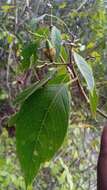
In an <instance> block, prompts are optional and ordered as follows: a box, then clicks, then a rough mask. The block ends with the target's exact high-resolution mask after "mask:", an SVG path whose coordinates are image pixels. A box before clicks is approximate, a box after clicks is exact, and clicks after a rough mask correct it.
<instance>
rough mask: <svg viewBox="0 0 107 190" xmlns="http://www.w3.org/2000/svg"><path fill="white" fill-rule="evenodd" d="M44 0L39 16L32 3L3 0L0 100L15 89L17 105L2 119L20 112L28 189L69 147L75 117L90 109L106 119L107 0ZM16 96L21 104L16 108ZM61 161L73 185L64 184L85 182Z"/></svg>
mask: <svg viewBox="0 0 107 190" xmlns="http://www.w3.org/2000/svg"><path fill="white" fill-rule="evenodd" d="M43 2H44V3H43V4H42V2H39V1H38V2H37V4H36V7H35V8H36V11H35V14H34V12H33V11H30V4H29V3H30V2H29V1H26V4H25V5H24V4H23V2H21V1H18V4H12V5H11V4H9V2H8V3H7V4H3V5H2V6H1V13H0V14H1V18H0V22H1V29H0V42H1V47H0V56H1V57H2V59H1V66H0V67H1V69H2V70H1V73H4V74H3V77H2V80H1V84H2V86H3V87H1V93H0V100H1V101H2V99H4V100H5V99H6V96H3V93H2V92H5V89H6V90H8V92H7V94H8V101H9V104H10V107H12V110H11V111H10V113H8V114H7V113H6V115H3V116H2V117H1V121H2V122H1V123H3V122H4V118H5V117H6V119H8V117H9V116H10V115H12V114H13V116H12V117H11V118H10V121H9V125H10V127H11V125H12V127H13V125H15V126H14V127H15V130H16V149H17V153H18V157H19V160H20V164H21V168H22V171H23V173H24V178H25V182H26V188H28V189H30V188H31V187H30V186H29V185H31V183H32V181H33V179H34V177H35V174H37V171H38V169H39V168H40V165H41V164H43V163H44V162H46V161H49V160H50V159H51V158H52V157H53V156H54V154H55V153H56V151H58V149H59V148H60V147H61V145H62V143H63V140H64V138H65V135H66V131H67V127H68V119H69V120H70V122H71V118H72V112H73V113H75V109H77V108H78V109H79V110H81V112H82V111H84V112H88V113H86V118H87V117H89V118H88V119H89V120H92V116H93V118H94V119H95V118H97V115H96V113H97V112H98V113H100V114H101V115H103V116H104V117H106V116H105V114H104V113H103V112H102V110H99V108H98V97H97V91H98V90H99V94H100V92H102V91H103V89H105V87H104V88H103V87H102V88H101V89H97V84H96V85H95V80H94V76H95V79H96V81H98V82H101V84H102V83H103V82H104V81H103V80H102V78H105V77H106V67H105V66H104V63H105V57H106V56H105V51H104V50H105V49H106V43H105V41H104V37H103V35H106V30H105V28H106V26H105V25H106V24H105V23H106V19H105V10H104V7H103V4H102V1H100V3H99V5H100V6H99V7H98V2H97V1H92V2H89V3H88V1H86V2H83V3H82V4H81V1H79V0H78V1H77V2H73V1H72V3H71V4H70V7H69V6H68V1H66V2H65V1H63V2H62V3H60V6H59V4H58V1H53V4H52V5H51V4H50V3H46V1H43ZM24 6H25V7H24ZM31 6H32V9H33V8H34V7H33V6H35V5H34V4H33V1H32V2H31ZM23 7H24V8H23ZM44 7H45V11H42V10H43V9H44ZM39 8H40V10H39ZM96 8H98V10H97V11H96V12H95V11H94V10H95V9H96ZM71 9H72V11H71ZM11 10H13V12H12V11H11ZM101 10H102V11H101ZM58 15H59V16H58ZM98 18H99V20H98ZM97 21H98V22H97ZM96 22H97V24H96ZM92 69H93V71H95V72H94V73H95V74H94V75H93V71H92ZM3 78H4V79H3ZM84 79H85V81H84ZM2 88H3V90H2ZM96 89H97V90H96ZM71 91H72V92H71ZM4 94H5V93H4ZM68 94H69V95H68ZM105 94H106V90H105ZM16 95H17V96H16ZM73 95H74V96H73ZM69 96H71V99H70V100H71V101H70V102H71V113H70V114H71V116H70V117H69V110H70V104H69ZM15 97H16V98H15ZM76 97H77V99H78V103H77V104H76ZM99 99H100V101H99V102H100V103H102V101H104V102H105V98H104V100H103V99H102V97H101V98H99ZM81 101H82V103H81ZM12 102H14V103H15V104H18V105H14V107H13V104H12ZM100 103H99V105H100ZM79 105H81V106H79ZM87 105H88V106H87ZM89 105H90V108H91V113H92V115H91V114H90V110H89ZM1 110H2V109H1ZM1 113H2V112H1ZM3 114H4V112H3ZM14 114H15V115H14ZM98 119H99V117H98ZM6 121H7V120H6ZM4 123H5V122H4ZM6 124H7V123H6ZM8 130H9V129H8ZM72 135H73V134H72ZM51 141H52V142H51ZM51 143H52V144H51ZM50 147H51V149H49V148H50ZM74 155H75V154H74ZM72 156H73V155H72ZM59 161H60V164H61V165H62V166H63V168H64V173H63V177H62V183H63V180H65V176H66V179H67V181H68V184H69V185H68V186H69V187H66V186H65V187H63V189H64V188H65V189H67V188H70V189H73V188H74V189H76V188H77V187H78V186H76V185H75V184H74V182H75V180H74V178H75V177H74V178H73V177H72V176H71V174H70V173H69V169H68V168H69V166H68V167H67V166H66V164H65V163H64V161H63V160H62V158H60V159H59ZM80 165H81V164H80ZM75 176H76V174H75ZM77 178H78V177H77ZM77 178H76V179H77ZM73 180H74V182H73ZM75 183H76V182H75ZM76 184H77V183H76ZM79 188H80V187H78V189H79ZM82 188H83V189H86V188H87V187H86V186H85V185H84V186H83V187H82Z"/></svg>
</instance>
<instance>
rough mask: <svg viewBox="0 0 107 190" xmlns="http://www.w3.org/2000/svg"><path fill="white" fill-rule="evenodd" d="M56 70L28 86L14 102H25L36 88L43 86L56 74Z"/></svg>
mask: <svg viewBox="0 0 107 190" xmlns="http://www.w3.org/2000/svg"><path fill="white" fill-rule="evenodd" d="M55 71H56V70H53V71H52V72H51V73H48V75H47V76H46V77H45V78H44V79H42V80H41V81H37V82H35V83H34V84H31V85H30V87H28V88H26V89H25V90H23V92H21V93H20V94H19V95H18V96H17V97H16V99H15V100H14V102H13V103H14V104H20V103H22V102H24V101H25V100H26V99H27V98H28V97H29V96H31V95H32V94H33V93H34V92H35V91H36V90H38V89H39V88H41V87H42V86H43V85H45V84H46V83H47V82H48V81H49V80H50V79H51V78H52V77H53V75H54V74H55Z"/></svg>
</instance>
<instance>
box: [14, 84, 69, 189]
mask: <svg viewBox="0 0 107 190" xmlns="http://www.w3.org/2000/svg"><path fill="white" fill-rule="evenodd" d="M68 119H69V96H68V91H67V88H66V86H65V85H51V86H47V87H43V88H41V89H38V90H37V91H36V92H35V93H33V94H32V95H31V96H30V97H29V98H28V99H27V100H26V101H25V102H24V103H23V104H22V107H21V109H20V111H19V113H18V117H17V121H16V144H17V153H18V156H19V160H20V164H21V167H22V170H23V173H24V177H25V182H26V186H28V185H30V184H31V183H32V180H33V179H34V177H35V175H36V174H37V172H38V170H39V168H40V165H41V163H44V162H45V161H49V160H50V159H51V158H52V157H53V156H54V154H55V153H56V151H57V150H58V149H59V148H60V146H61V144H62V142H63V140H64V137H65V134H66V131H67V126H68Z"/></svg>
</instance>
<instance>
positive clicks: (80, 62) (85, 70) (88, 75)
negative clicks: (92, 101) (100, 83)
mask: <svg viewBox="0 0 107 190" xmlns="http://www.w3.org/2000/svg"><path fill="white" fill-rule="evenodd" d="M74 59H75V63H76V64H77V66H78V68H79V70H80V72H81V74H82V75H83V77H84V79H85V80H86V82H87V86H88V89H89V91H90V92H93V90H94V86H95V83H94V77H93V73H92V70H91V67H90V66H89V65H88V64H87V62H86V61H85V59H84V58H83V57H81V56H80V55H79V54H78V53H76V52H74Z"/></svg>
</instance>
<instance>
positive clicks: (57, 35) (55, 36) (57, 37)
mask: <svg viewBox="0 0 107 190" xmlns="http://www.w3.org/2000/svg"><path fill="white" fill-rule="evenodd" d="M51 41H52V44H53V46H54V47H55V49H56V58H58V57H59V55H60V51H61V32H60V30H59V29H57V28H56V26H53V27H52V31H51Z"/></svg>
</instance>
